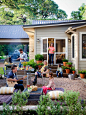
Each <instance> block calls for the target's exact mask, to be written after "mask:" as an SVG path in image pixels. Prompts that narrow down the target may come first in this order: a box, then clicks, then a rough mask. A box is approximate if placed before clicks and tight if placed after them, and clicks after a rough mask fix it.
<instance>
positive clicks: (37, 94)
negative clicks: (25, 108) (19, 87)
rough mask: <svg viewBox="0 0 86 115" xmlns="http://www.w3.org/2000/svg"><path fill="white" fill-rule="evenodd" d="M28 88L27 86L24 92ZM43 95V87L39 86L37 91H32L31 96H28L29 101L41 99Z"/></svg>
mask: <svg viewBox="0 0 86 115" xmlns="http://www.w3.org/2000/svg"><path fill="white" fill-rule="evenodd" d="M27 90H28V89H27V88H25V89H24V92H25V91H27ZM41 95H43V89H42V88H38V89H37V91H31V92H30V96H29V97H28V101H39V99H40V96H41Z"/></svg>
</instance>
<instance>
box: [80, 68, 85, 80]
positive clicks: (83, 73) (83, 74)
mask: <svg viewBox="0 0 86 115" xmlns="http://www.w3.org/2000/svg"><path fill="white" fill-rule="evenodd" d="M79 73H80V77H81V78H84V77H85V74H86V70H79Z"/></svg>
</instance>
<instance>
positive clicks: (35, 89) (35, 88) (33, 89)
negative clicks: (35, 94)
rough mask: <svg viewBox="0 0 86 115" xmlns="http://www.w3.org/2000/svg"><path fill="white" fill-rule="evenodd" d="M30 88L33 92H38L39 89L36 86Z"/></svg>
mask: <svg viewBox="0 0 86 115" xmlns="http://www.w3.org/2000/svg"><path fill="white" fill-rule="evenodd" d="M30 88H32V91H37V89H38V87H37V86H34V85H31V86H30Z"/></svg>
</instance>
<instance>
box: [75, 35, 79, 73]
mask: <svg viewBox="0 0 86 115" xmlns="http://www.w3.org/2000/svg"><path fill="white" fill-rule="evenodd" d="M75 40H76V42H75V49H76V52H75V54H76V55H75V70H76V73H77V74H78V64H79V63H78V61H79V58H78V57H79V48H78V47H79V46H78V44H79V43H78V42H79V40H78V34H75Z"/></svg>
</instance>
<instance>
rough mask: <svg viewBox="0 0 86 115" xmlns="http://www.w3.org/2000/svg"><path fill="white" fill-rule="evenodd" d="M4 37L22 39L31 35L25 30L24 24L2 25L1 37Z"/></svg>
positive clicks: (0, 29)
mask: <svg viewBox="0 0 86 115" xmlns="http://www.w3.org/2000/svg"><path fill="white" fill-rule="evenodd" d="M2 38H6V39H7V38H8V39H9V38H11V39H15V38H16V39H21V38H29V36H28V35H27V33H26V32H25V31H24V30H23V28H22V25H0V39H2Z"/></svg>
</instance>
